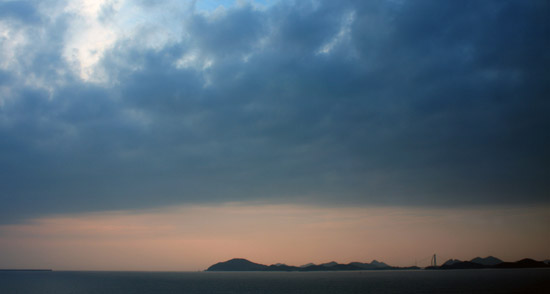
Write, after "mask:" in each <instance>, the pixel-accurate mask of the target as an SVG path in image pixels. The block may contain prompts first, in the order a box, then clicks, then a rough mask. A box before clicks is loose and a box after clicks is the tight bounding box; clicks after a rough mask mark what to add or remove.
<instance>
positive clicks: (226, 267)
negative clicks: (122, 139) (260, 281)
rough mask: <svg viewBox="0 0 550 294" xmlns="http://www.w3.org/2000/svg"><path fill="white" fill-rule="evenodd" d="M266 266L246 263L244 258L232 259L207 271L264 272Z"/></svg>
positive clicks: (219, 263)
mask: <svg viewBox="0 0 550 294" xmlns="http://www.w3.org/2000/svg"><path fill="white" fill-rule="evenodd" d="M267 268H268V266H267V265H263V264H259V263H254V262H251V261H248V260H246V259H244V258H233V259H231V260H228V261H225V262H218V263H216V264H214V265H212V266H211V267H209V268H208V269H207V271H264V270H267Z"/></svg>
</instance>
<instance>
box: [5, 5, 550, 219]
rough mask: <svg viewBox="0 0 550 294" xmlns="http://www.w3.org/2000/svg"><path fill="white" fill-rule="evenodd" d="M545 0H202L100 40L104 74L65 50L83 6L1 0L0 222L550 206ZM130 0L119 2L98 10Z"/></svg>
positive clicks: (112, 13)
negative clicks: (84, 68)
mask: <svg viewBox="0 0 550 294" xmlns="http://www.w3.org/2000/svg"><path fill="white" fill-rule="evenodd" d="M38 3H39V2H38ZM548 3H549V2H548V1H544V0H541V1H519V0H518V1H439V0H437V1H406V2H405V1H314V2H310V1H296V2H294V1H293V2H286V1H281V2H278V3H276V4H274V5H272V6H269V7H267V8H265V7H264V8H259V7H258V6H255V5H252V4H246V5H239V6H234V7H231V8H227V9H225V10H218V11H214V12H197V11H195V10H193V7H192V5H190V6H189V7H187V8H185V9H182V10H177V11H172V14H173V16H172V17H173V18H174V19H177V22H175V23H171V24H170V25H172V26H174V27H172V28H168V27H167V26H168V25H167V24H164V23H163V22H162V21H160V20H159V22H158V23H155V22H151V23H149V25H140V26H136V27H135V29H134V30H133V33H132V34H125V35H124V36H122V37H120V36H119V37H118V38H117V39H116V40H115V41H114V42H112V43H110V45H109V46H107V47H105V49H104V51H102V53H101V54H100V55H99V56H100V57H99V58H98V59H97V62H96V63H95V64H94V65H93V69H94V70H95V71H94V73H97V74H98V75H101V78H100V79H98V80H96V81H93V80H92V79H88V78H87V77H86V76H83V75H82V74H81V72H80V73H79V72H78V71H75V70H73V69H74V66H75V64H74V63H75V59H71V58H70V56H69V57H67V50H66V48H67V46H66V44H67V42H68V41H69V40H68V37H67V36H68V34H69V32H71V30H73V31H74V27H73V26H72V24H73V23H72V22H71V21H73V20H74V18H75V17H77V16H75V15H73V14H71V13H70V12H66V10H63V7H64V6H63V5H64V4H63V3H62V2H56V5H53V7H54V8H55V7H57V8H59V11H64V12H60V13H57V14H55V17H53V16H52V14H51V9H50V10H48V9H45V8H44V7H40V6H38V4H37V3H35V2H26V1H25V2H20V1H14V2H7V3H2V4H0V6H1V7H0V11H1V13H0V20H1V22H0V24H2V26H0V28H1V29H3V32H4V33H3V35H0V45H1V47H0V48H1V49H2V50H3V51H1V52H0V53H2V55H3V59H4V61H3V62H0V65H1V67H0V95H1V96H0V203H1V205H0V221H3V222H6V221H13V220H16V219H21V218H25V217H32V216H37V215H41V214H47V213H63V212H77V211H89V210H107V209H127V208H141V207H150V206H159V205H169V204H177V203H204V202H224V201H250V200H252V201H273V202H305V203H308V202H315V203H325V204H327V205H370V204H385V205H477V204H535V203H548V200H549V196H550V195H549V193H550V192H549V191H550V184H549V183H550V181H548V179H549V176H550V169H549V167H550V157H549V152H548V150H550V144H549V142H550V138H549V136H550V132H549V130H550V122H549V121H550V120H549V119H548V113H549V111H550V104H549V102H548V98H549V94H550V86H549V85H550V72H549V68H550V50H549V48H550V44H549V43H550V42H549V36H550V29H549V23H550V22H549V20H548V13H549V12H550V6H549V4H548ZM143 5H144V6H146V8H145V9H147V10H150V11H151V13H154V12H155V11H157V12H160V13H162V12H163V10H166V11H168V9H169V5H168V4H156V3H153V2H143ZM119 13H120V12H117V10H116V5H114V4H113V3H106V4H104V7H102V11H101V14H100V15H99V16H98V19H99V21H101V22H103V23H105V24H107V25H108V24H109V22H112V21H113V19H116V18H117V17H119ZM162 31H164V32H165V31H169V32H171V34H172V35H170V36H172V38H171V39H169V40H160V41H158V42H157V41H155V40H156V39H155V38H158V35H159V34H160V33H159V32H162ZM6 32H8V33H6ZM173 32H176V33H177V34H178V35H173ZM18 36H26V37H27V42H23V41H21V42H18V41H17V40H18ZM155 42H156V43H155ZM13 48H16V50H15V49H13ZM92 53H94V52H92ZM77 65H78V64H77Z"/></svg>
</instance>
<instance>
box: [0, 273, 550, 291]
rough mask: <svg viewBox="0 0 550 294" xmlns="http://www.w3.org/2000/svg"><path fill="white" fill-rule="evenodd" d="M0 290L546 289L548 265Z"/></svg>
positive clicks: (37, 278) (16, 280) (98, 281)
mask: <svg viewBox="0 0 550 294" xmlns="http://www.w3.org/2000/svg"><path fill="white" fill-rule="evenodd" d="M0 293H2V294H11V293H25V294H27V293H28V294H33V293H41V294H50V293H51V294H65V293H71V294H79V293H133V294H139V293H160V294H162V293H202V294H209V293H225V294H233V293H266V294H269V293H316V294H323V293H339V294H342V293H550V270H548V269H510V270H448V271H361V272H282V273H281V272H60V271H54V272H0Z"/></svg>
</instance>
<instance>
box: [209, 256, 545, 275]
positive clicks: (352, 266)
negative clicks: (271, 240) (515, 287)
mask: <svg viewBox="0 0 550 294" xmlns="http://www.w3.org/2000/svg"><path fill="white" fill-rule="evenodd" d="M507 268H550V264H548V262H547V261H546V260H545V261H536V260H533V259H529V258H525V259H522V260H519V261H516V262H504V261H502V260H500V259H498V258H496V257H493V256H488V257H485V258H481V257H476V258H474V259H472V260H470V261H461V260H458V259H449V260H447V261H446V262H445V263H443V265H441V266H429V267H426V268H425V269H429V270H448V269H507ZM418 269H420V268H419V267H417V266H409V267H396V266H390V265H388V264H386V263H383V262H379V261H376V260H373V261H372V262H370V263H362V262H350V263H348V264H341V263H337V262H335V261H331V262H328V263H323V264H313V263H308V264H305V265H302V266H292V265H286V264H282V263H277V264H272V265H264V264H259V263H254V262H251V261H249V260H246V259H244V258H234V259H231V260H228V261H225V262H218V263H216V264H214V265H212V266H210V267H209V268H208V269H207V270H206V271H286V272H291V271H296V272H314V271H364V270H418Z"/></svg>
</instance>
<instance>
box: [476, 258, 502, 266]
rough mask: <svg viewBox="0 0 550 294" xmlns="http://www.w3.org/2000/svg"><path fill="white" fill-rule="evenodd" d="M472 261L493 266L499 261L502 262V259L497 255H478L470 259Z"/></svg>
mask: <svg viewBox="0 0 550 294" xmlns="http://www.w3.org/2000/svg"><path fill="white" fill-rule="evenodd" d="M470 262H473V263H477V264H481V265H490V266H493V265H497V264H499V263H502V260H500V259H498V258H496V257H493V256H487V257H485V258H481V257H476V258H474V259H472V260H470Z"/></svg>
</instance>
